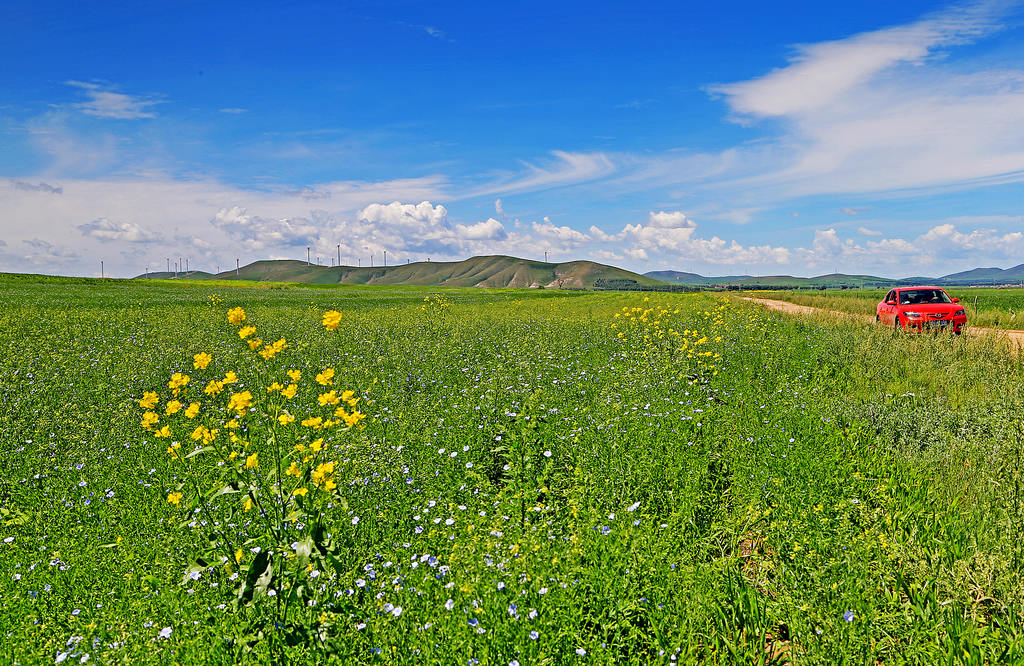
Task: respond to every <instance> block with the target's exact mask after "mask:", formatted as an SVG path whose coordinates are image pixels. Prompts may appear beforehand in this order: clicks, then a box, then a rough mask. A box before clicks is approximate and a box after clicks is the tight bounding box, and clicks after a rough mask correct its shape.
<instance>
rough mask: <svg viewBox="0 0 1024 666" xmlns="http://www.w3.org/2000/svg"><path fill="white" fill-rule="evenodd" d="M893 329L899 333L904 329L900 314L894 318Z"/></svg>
mask: <svg viewBox="0 0 1024 666" xmlns="http://www.w3.org/2000/svg"><path fill="white" fill-rule="evenodd" d="M892 330H894V331H896V332H897V333H899V332H900V331H902V330H903V326H901V325H900V316H899V315H896V318H895V319H893V320H892Z"/></svg>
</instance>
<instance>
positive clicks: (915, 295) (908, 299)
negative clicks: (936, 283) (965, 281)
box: [900, 289, 953, 305]
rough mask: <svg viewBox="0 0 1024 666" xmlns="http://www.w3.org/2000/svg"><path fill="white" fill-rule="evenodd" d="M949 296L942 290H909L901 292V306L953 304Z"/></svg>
mask: <svg viewBox="0 0 1024 666" xmlns="http://www.w3.org/2000/svg"><path fill="white" fill-rule="evenodd" d="M952 302H953V301H952V300H951V299H950V298H949V295H948V294H946V292H944V291H942V290H941V289H907V290H906V291H901V292H900V305H928V304H931V303H952Z"/></svg>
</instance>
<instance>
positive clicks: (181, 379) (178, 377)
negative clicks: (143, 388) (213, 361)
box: [167, 372, 189, 389]
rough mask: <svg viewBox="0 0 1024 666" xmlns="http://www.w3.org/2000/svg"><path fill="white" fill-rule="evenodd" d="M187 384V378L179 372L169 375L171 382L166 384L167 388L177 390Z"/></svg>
mask: <svg viewBox="0 0 1024 666" xmlns="http://www.w3.org/2000/svg"><path fill="white" fill-rule="evenodd" d="M188 382H189V376H188V375H183V374H181V373H180V372H176V373H174V374H173V375H171V380H170V381H169V382H167V388H170V389H178V388H182V387H184V386H186V385H187V384H188Z"/></svg>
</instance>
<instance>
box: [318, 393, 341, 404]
mask: <svg viewBox="0 0 1024 666" xmlns="http://www.w3.org/2000/svg"><path fill="white" fill-rule="evenodd" d="M340 401H341V398H339V397H338V394H337V393H335V392H334V391H328V392H327V393H321V394H320V397H319V398H317V402H319V403H320V406H321V407H323V406H325V405H336V404H338V403H339V402H340Z"/></svg>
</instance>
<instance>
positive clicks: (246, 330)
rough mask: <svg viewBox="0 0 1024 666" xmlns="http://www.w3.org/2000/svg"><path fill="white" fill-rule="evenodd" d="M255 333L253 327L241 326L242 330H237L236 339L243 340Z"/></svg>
mask: <svg viewBox="0 0 1024 666" xmlns="http://www.w3.org/2000/svg"><path fill="white" fill-rule="evenodd" d="M255 332H256V327H255V326H243V327H242V328H240V329H238V337H240V338H242V339H243V340H245V339H246V338H247V337H249V336H250V335H252V334H253V333H255Z"/></svg>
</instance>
